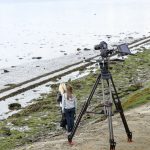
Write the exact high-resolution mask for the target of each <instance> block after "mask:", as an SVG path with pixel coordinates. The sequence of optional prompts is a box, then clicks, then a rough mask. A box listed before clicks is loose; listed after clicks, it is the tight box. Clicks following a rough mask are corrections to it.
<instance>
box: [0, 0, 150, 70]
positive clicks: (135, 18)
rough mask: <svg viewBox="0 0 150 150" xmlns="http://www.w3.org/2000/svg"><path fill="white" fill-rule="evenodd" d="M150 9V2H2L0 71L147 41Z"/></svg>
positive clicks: (34, 0)
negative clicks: (97, 46)
mask: <svg viewBox="0 0 150 150" xmlns="http://www.w3.org/2000/svg"><path fill="white" fill-rule="evenodd" d="M149 6H150V1H149V0H138V1H137V0H0V68H1V69H2V68H6V67H11V66H18V65H22V64H24V63H27V62H32V61H37V60H36V59H33V58H35V57H41V59H42V60H43V59H53V58H58V57H61V56H63V55H64V54H65V55H66V54H67V55H69V54H71V53H75V52H76V50H77V48H81V49H83V48H86V47H87V48H92V47H93V46H94V45H95V44H98V43H99V42H100V41H102V40H106V41H109V42H110V43H111V42H114V41H115V42H118V41H119V40H120V39H123V38H126V37H128V38H136V37H142V36H147V35H148V34H149V31H150V26H149V24H150V10H149ZM110 37H111V38H110Z"/></svg>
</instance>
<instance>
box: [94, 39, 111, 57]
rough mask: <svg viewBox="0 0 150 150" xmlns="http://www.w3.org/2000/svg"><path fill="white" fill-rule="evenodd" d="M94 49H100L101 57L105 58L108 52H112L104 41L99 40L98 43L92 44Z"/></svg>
mask: <svg viewBox="0 0 150 150" xmlns="http://www.w3.org/2000/svg"><path fill="white" fill-rule="evenodd" d="M94 49H95V50H100V52H101V53H100V56H102V58H107V57H108V56H109V54H112V52H113V50H109V49H108V45H107V43H106V42H105V41H102V42H100V44H98V45H95V46H94Z"/></svg>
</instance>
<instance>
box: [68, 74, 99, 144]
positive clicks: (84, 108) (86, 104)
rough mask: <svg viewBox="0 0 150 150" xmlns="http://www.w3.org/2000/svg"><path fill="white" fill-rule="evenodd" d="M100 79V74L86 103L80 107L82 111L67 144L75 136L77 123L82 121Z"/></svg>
mask: <svg viewBox="0 0 150 150" xmlns="http://www.w3.org/2000/svg"><path fill="white" fill-rule="evenodd" d="M100 79H101V74H100V75H99V76H98V77H97V79H96V82H95V84H94V86H93V88H92V91H91V93H90V95H89V97H88V99H87V101H86V102H85V103H84V105H83V107H82V109H81V111H80V113H79V116H78V118H77V120H76V123H75V125H74V127H73V130H72V132H71V134H70V135H68V142H72V138H73V136H74V134H75V132H76V130H77V128H78V125H79V123H80V121H81V119H82V116H83V115H84V113H85V111H86V110H87V107H88V105H89V104H90V101H91V99H92V97H93V95H94V93H95V90H96V88H97V86H98V84H99V82H100Z"/></svg>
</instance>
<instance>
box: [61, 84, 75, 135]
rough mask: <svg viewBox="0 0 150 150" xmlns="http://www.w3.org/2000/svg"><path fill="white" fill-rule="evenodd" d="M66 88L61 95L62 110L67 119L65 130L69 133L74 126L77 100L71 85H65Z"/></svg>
mask: <svg viewBox="0 0 150 150" xmlns="http://www.w3.org/2000/svg"><path fill="white" fill-rule="evenodd" d="M66 90H67V91H66V93H64V94H63V97H62V112H64V113H65V117H66V120H67V130H68V134H70V132H71V131H72V129H73V126H74V119H75V110H76V108H77V102H76V97H75V96H74V95H73V89H72V87H71V86H70V85H67V86H66Z"/></svg>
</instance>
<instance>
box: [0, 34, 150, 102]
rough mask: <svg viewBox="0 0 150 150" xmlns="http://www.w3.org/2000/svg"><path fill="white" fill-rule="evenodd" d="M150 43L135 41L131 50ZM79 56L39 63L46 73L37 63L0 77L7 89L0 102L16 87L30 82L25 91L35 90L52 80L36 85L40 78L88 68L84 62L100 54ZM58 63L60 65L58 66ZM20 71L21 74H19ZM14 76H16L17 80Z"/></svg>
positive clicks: (84, 52)
mask: <svg viewBox="0 0 150 150" xmlns="http://www.w3.org/2000/svg"><path fill="white" fill-rule="evenodd" d="M142 40H143V41H142ZM149 41H150V39H149V37H145V38H140V39H138V40H134V41H133V42H131V43H129V48H134V47H137V46H139V45H140V44H141V45H142V44H144V43H146V42H149ZM79 54H80V55H82V57H81V56H80V55H75V54H72V55H68V56H64V57H61V58H59V60H57V59H53V60H49V61H48V60H46V61H44V62H43V61H39V64H41V63H42V62H43V64H45V67H44V71H45V72H44V71H42V70H41V67H40V66H41V65H39V64H37V62H35V63H34V64H31V63H30V64H28V65H26V67H27V69H25V68H24V66H19V68H22V69H20V70H19V69H14V70H11V72H8V73H5V74H6V75H5V74H2V75H0V76H3V77H1V78H2V79H3V81H0V85H1V86H2V87H5V88H2V89H0V95H1V96H0V100H3V99H5V98H7V97H8V96H2V95H3V94H1V93H4V92H5V91H8V90H11V89H14V88H16V87H19V86H23V85H24V84H28V83H30V82H33V81H35V84H33V85H32V86H31V85H29V88H28V87H27V88H23V87H22V88H23V91H24V90H28V89H31V88H32V87H33V88H34V87H36V86H38V85H41V84H44V83H46V82H48V81H49V79H50V78H46V79H43V81H39V83H38V81H37V83H36V80H38V79H40V78H43V77H46V76H48V75H52V74H55V73H56V74H57V72H59V71H60V72H61V71H63V70H64V69H67V68H69V67H73V66H75V65H78V64H81V66H82V63H83V66H87V65H88V63H89V64H90V62H88V63H84V62H86V61H87V60H88V61H90V60H91V59H93V58H95V57H98V56H99V52H98V51H94V50H88V51H83V52H80V51H79ZM62 62H63V63H62ZM70 62H71V63H70ZM56 63H57V64H59V65H56ZM35 65H36V67H37V66H38V68H36V67H34V66H35ZM28 66H29V67H28ZM31 66H32V67H31ZM46 66H47V69H46ZM30 67H31V68H30ZM29 68H30V69H29ZM75 69H78V67H76V68H74V69H73V70H75ZM18 70H19V72H18ZM34 70H36V73H33V71H34ZM73 70H72V71H73ZM68 72H69V70H68ZM66 73H67V72H66ZM24 74H26V75H28V76H27V78H26V77H25V76H24ZM63 74H65V73H60V75H59V73H58V74H57V75H54V77H55V76H56V77H59V76H62V75H63ZM14 76H16V78H15V77H14ZM12 77H13V82H9V79H10V78H12ZM18 78H19V79H18ZM2 82H3V85H2V84H1V83H2ZM4 83H5V84H4ZM7 86H8V87H7ZM18 91H20V90H19V89H18ZM13 93H14V92H13ZM15 93H16V94H17V93H19V92H15ZM11 95H14V94H11Z"/></svg>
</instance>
